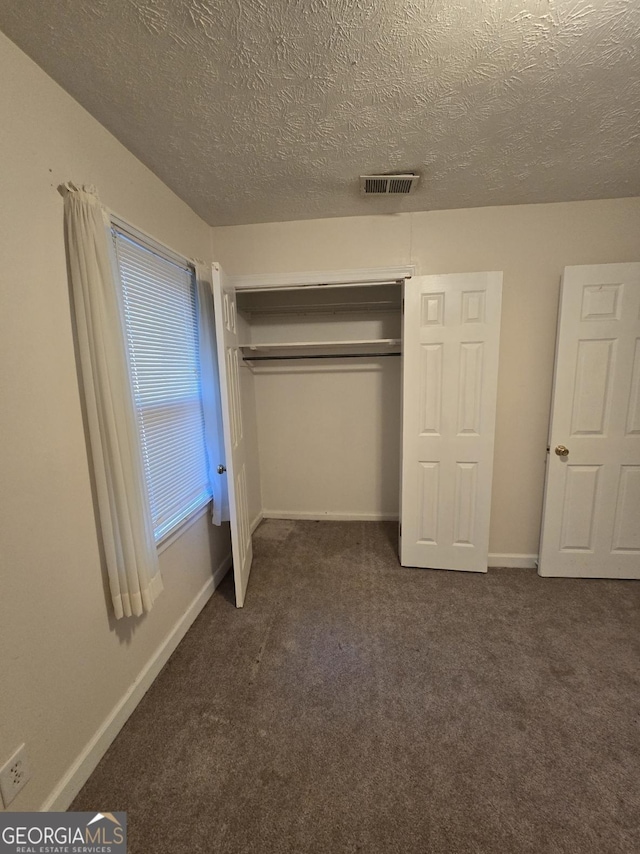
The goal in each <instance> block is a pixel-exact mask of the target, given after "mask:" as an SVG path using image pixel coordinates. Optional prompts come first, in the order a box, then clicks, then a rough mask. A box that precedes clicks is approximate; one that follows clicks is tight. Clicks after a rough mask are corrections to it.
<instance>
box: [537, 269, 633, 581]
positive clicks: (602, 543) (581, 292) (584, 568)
mask: <svg viewBox="0 0 640 854" xmlns="http://www.w3.org/2000/svg"><path fill="white" fill-rule="evenodd" d="M639 342H640V264H603V265H597V266H588V267H586V266H585V267H567V268H566V269H565V272H564V276H563V281H562V291H561V297H560V315H559V318H558V342H557V348H556V365H555V375H554V391H553V400H552V410H551V424H550V430H549V449H550V453H549V454H548V460H547V478H546V486H545V502H544V512H543V523H542V538H541V544H540V566H539V572H540V575H559V576H579V577H595V578H640V538H639V537H638V534H637V531H638V530H639V529H640V524H639V522H638V520H639V519H640V478H639V476H638V475H639V473H640V412H639V407H640V401H639V397H640V389H639V387H638V386H639V383H640V346H639ZM560 446H564V447H566V448H567V449H568V453H567V454H566V455H558V454H557V453H556V448H560Z"/></svg>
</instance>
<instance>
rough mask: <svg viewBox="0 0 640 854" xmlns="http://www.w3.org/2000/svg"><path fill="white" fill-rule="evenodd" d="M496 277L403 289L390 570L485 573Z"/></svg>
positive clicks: (442, 280)
mask: <svg viewBox="0 0 640 854" xmlns="http://www.w3.org/2000/svg"><path fill="white" fill-rule="evenodd" d="M501 290H502V274H501V273H469V274H460V275H457V274H456V275H442V276H421V277H417V278H413V279H411V280H409V281H408V282H407V283H406V285H405V313H404V331H403V444H402V500H401V523H402V528H401V541H400V542H401V545H400V560H401V563H402V564H403V566H422V567H432V568H434V569H461V570H470V571H475V572H486V571H487V562H488V551H489V507H490V501H491V479H492V473H493V441H494V439H493V437H494V428H495V405H496V392H497V374H498V346H499V335H500V303H501Z"/></svg>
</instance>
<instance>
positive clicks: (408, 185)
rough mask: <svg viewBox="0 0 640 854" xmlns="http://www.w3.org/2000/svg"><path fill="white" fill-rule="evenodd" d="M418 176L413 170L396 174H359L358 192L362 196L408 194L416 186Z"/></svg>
mask: <svg viewBox="0 0 640 854" xmlns="http://www.w3.org/2000/svg"><path fill="white" fill-rule="evenodd" d="M419 180H420V176H419V175H416V174H415V172H403V173H401V174H398V175H361V176H360V192H361V193H362V195H363V196H408V195H409V193H411V192H413V190H414V188H415V187H416V185H417V183H418V181H419Z"/></svg>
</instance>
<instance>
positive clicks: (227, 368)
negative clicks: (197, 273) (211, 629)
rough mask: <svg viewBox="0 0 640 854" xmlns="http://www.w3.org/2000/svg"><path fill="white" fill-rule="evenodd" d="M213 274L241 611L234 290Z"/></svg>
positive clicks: (242, 506) (241, 446)
mask: <svg viewBox="0 0 640 854" xmlns="http://www.w3.org/2000/svg"><path fill="white" fill-rule="evenodd" d="M212 271H213V300H214V307H215V316H216V340H217V345H218V364H219V366H220V394H221V398H222V423H223V428H224V448H225V456H226V464H227V481H228V487H229V511H230V517H231V550H232V553H233V576H234V581H235V589H236V605H237V607H238V608H242V606H243V605H244V598H245V594H246V592H247V584H248V583H249V573H250V571H251V561H252V559H253V549H252V542H251V528H250V524H249V504H248V499H247V461H246V449H245V442H244V431H243V426H242V407H241V402H240V400H241V399H240V358H241V356H240V350H239V346H238V324H237V313H236V294H235V288H234V287H233V286H232V285H231V284H229V281H228V279H227V278H226V276H225V274H224V272H223V271H222V269H221V268H220V266H219V265H218V264H214V265H213V267H212Z"/></svg>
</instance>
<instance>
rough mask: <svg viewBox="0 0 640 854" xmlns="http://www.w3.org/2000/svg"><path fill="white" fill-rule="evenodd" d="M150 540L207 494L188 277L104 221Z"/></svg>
mask: <svg viewBox="0 0 640 854" xmlns="http://www.w3.org/2000/svg"><path fill="white" fill-rule="evenodd" d="M112 234H113V241H114V244H115V253H116V258H117V263H118V271H119V275H120V282H121V284H122V294H123V300H122V302H123V307H124V316H125V327H126V339H127V348H128V357H129V364H130V371H131V380H132V383H133V393H134V400H135V405H136V410H137V414H138V424H139V427H140V436H141V441H142V453H143V459H144V470H145V475H146V479H147V488H148V491H149V499H150V503H151V514H152V517H153V527H154V531H155V538H156V542H158V541H159V540H161V539H162V538H163V537H166V536H167V534H169V532H170V531H172V530H173V529H174V528H175V527H176V526H177V525H179V524H180V523H181V522H182V521H184V520H185V519H186V518H187V517H188V516H190V515H191V514H192V513H194V512H195V511H196V510H198V509H199V508H201V507H202V506H204V505H205V504H206V503H207V502H208V501H209V500H210V499H211V491H210V485H209V480H208V476H207V458H206V450H205V439H204V419H203V413H202V392H201V384H200V360H199V354H198V323H197V315H196V283H195V275H194V271H193V269H192V268H191V267H189V266H188V264H187V263H186V262H185V261H183V260H182V259H180V258H178V257H175V256H172V254H171V253H170V252H168V251H167V250H164V249H163V248H162V247H160V246H156V245H154V244H152V243H150V242H149V241H147V240H146V239H145V238H140V237H139V236H138V235H137V234H135V233H134V232H131V233H128V231H127V230H126V229H125V228H124V227H122V226H121V225H120V224H118V225H115V224H114V225H113V226H112Z"/></svg>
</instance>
